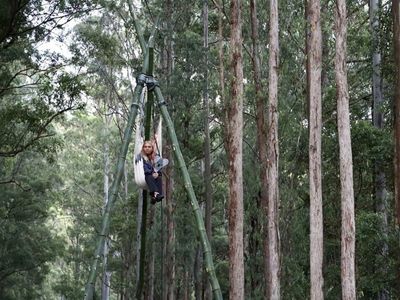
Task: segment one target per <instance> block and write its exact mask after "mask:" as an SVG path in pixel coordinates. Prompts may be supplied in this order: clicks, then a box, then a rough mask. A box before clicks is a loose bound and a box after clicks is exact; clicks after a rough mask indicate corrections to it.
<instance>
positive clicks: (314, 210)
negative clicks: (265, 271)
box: [307, 0, 324, 299]
mask: <svg viewBox="0 0 400 300" xmlns="http://www.w3.org/2000/svg"><path fill="white" fill-rule="evenodd" d="M320 10H321V8H320V1H319V0H311V1H310V4H309V7H308V12H309V22H310V41H309V52H308V61H309V64H308V69H307V72H308V73H309V79H310V89H309V106H310V111H309V134H310V140H309V168H310V175H309V176H310V273H311V291H310V295H311V299H323V297H324V296H323V291H322V287H323V276H322V260H323V214H322V186H321V181H322V180H321V127H322V116H321V65H322V55H321V53H322V36H321V24H320Z"/></svg>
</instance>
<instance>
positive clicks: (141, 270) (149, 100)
mask: <svg viewBox="0 0 400 300" xmlns="http://www.w3.org/2000/svg"><path fill="white" fill-rule="evenodd" d="M148 53H149V68H148V74H149V75H151V74H153V66H154V48H153V39H151V40H150V41H149V48H148ZM147 97H148V98H147V103H146V115H145V127H144V139H145V140H149V139H150V130H151V128H150V127H151V112H152V107H153V103H154V94H153V93H148V95H147ZM147 195H148V193H147V190H143V205H142V224H141V229H140V232H141V234H140V264H139V280H138V286H137V288H136V299H138V300H140V299H141V296H142V291H143V286H144V266H145V261H146V227H147V218H146V216H147V204H148V201H147Z"/></svg>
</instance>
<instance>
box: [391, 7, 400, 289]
mask: <svg viewBox="0 0 400 300" xmlns="http://www.w3.org/2000/svg"><path fill="white" fill-rule="evenodd" d="M392 10H393V43H394V60H395V74H396V75H395V96H394V144H395V149H394V152H395V153H394V157H395V159H394V180H395V182H394V195H395V196H394V200H395V209H396V225H397V228H399V226H400V0H392ZM399 242H400V241H399ZM398 260H399V261H398V266H399V265H400V258H399V257H398ZM398 269H399V268H398ZM399 282H400V271H398V274H397V284H398V286H400V284H399ZM399 290H400V289H399Z"/></svg>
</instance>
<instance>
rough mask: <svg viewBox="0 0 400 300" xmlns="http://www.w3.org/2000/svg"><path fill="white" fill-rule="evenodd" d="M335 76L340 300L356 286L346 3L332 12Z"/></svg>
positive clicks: (341, 2) (341, 0)
mask: <svg viewBox="0 0 400 300" xmlns="http://www.w3.org/2000/svg"><path fill="white" fill-rule="evenodd" d="M335 37H336V53H335V77H336V86H337V122H338V135H339V152H340V186H341V213H342V231H341V279H342V299H343V300H350V299H356V283H355V239H356V237H355V217H354V189H353V159H352V150H351V134H350V116H349V115H350V114H349V92H348V84H347V67H346V58H347V43H346V38H347V11H346V0H337V1H336V10H335Z"/></svg>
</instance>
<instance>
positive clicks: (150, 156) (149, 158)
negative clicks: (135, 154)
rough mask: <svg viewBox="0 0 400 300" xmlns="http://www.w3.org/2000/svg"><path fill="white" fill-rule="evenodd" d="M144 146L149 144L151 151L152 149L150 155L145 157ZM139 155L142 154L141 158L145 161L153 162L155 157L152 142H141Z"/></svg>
mask: <svg viewBox="0 0 400 300" xmlns="http://www.w3.org/2000/svg"><path fill="white" fill-rule="evenodd" d="M146 144H150V146H151V149H152V152H151V154H149V155H147V154H146V153H144V146H145V145H146ZM141 154H142V156H143V157H144V159H147V160H154V158H155V156H156V151H155V147H154V143H153V141H149V140H147V141H144V142H143V146H142V151H141Z"/></svg>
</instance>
